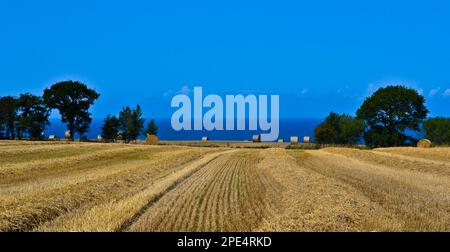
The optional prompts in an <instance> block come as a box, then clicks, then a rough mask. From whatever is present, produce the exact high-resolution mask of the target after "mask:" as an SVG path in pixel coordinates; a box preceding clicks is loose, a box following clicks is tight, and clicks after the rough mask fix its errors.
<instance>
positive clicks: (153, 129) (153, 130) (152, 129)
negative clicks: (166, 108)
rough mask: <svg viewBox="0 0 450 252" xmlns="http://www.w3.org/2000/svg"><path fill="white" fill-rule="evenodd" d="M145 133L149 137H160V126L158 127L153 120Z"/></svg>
mask: <svg viewBox="0 0 450 252" xmlns="http://www.w3.org/2000/svg"><path fill="white" fill-rule="evenodd" d="M145 133H147V134H148V135H155V136H156V135H158V126H156V123H155V120H153V119H151V120H150V122H149V123H148V125H147V129H146V130H145Z"/></svg>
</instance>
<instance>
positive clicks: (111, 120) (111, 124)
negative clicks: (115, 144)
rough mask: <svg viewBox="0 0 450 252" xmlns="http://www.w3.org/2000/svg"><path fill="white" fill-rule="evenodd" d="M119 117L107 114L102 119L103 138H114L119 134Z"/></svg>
mask: <svg viewBox="0 0 450 252" xmlns="http://www.w3.org/2000/svg"><path fill="white" fill-rule="evenodd" d="M119 126H120V123H119V119H118V118H117V117H115V116H111V115H108V116H106V118H105V120H104V121H103V126H102V137H103V138H104V139H105V140H116V139H117V135H118V134H119Z"/></svg>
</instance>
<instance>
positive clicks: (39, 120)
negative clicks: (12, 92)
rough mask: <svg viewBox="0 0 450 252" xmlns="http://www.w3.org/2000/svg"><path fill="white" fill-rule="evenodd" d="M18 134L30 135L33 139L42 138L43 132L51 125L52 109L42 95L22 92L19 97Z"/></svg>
mask: <svg viewBox="0 0 450 252" xmlns="http://www.w3.org/2000/svg"><path fill="white" fill-rule="evenodd" d="M17 109H18V116H17V135H18V137H19V139H20V138H22V137H23V136H24V135H28V136H29V137H30V138H31V139H40V138H42V132H44V130H45V128H46V127H47V126H48V125H50V122H49V121H48V117H49V115H50V110H49V109H48V108H47V107H46V106H45V104H44V101H43V99H42V97H40V96H36V95H32V94H29V93H26V94H21V95H20V97H19V98H18V99H17Z"/></svg>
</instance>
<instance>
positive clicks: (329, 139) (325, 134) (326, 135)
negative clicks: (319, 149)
mask: <svg viewBox="0 0 450 252" xmlns="http://www.w3.org/2000/svg"><path fill="white" fill-rule="evenodd" d="M336 134H337V132H336V130H335V129H333V128H332V127H331V126H330V125H329V124H326V123H322V124H320V125H319V126H317V127H316V128H315V129H314V141H315V142H316V143H319V144H326V143H333V142H334V139H336Z"/></svg>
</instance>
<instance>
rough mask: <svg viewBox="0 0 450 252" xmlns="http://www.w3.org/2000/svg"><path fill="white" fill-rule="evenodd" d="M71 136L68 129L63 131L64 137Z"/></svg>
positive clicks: (68, 137)
mask: <svg viewBox="0 0 450 252" xmlns="http://www.w3.org/2000/svg"><path fill="white" fill-rule="evenodd" d="M71 136H72V134H70V130H66V132H64V138H65V139H70V137H71Z"/></svg>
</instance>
